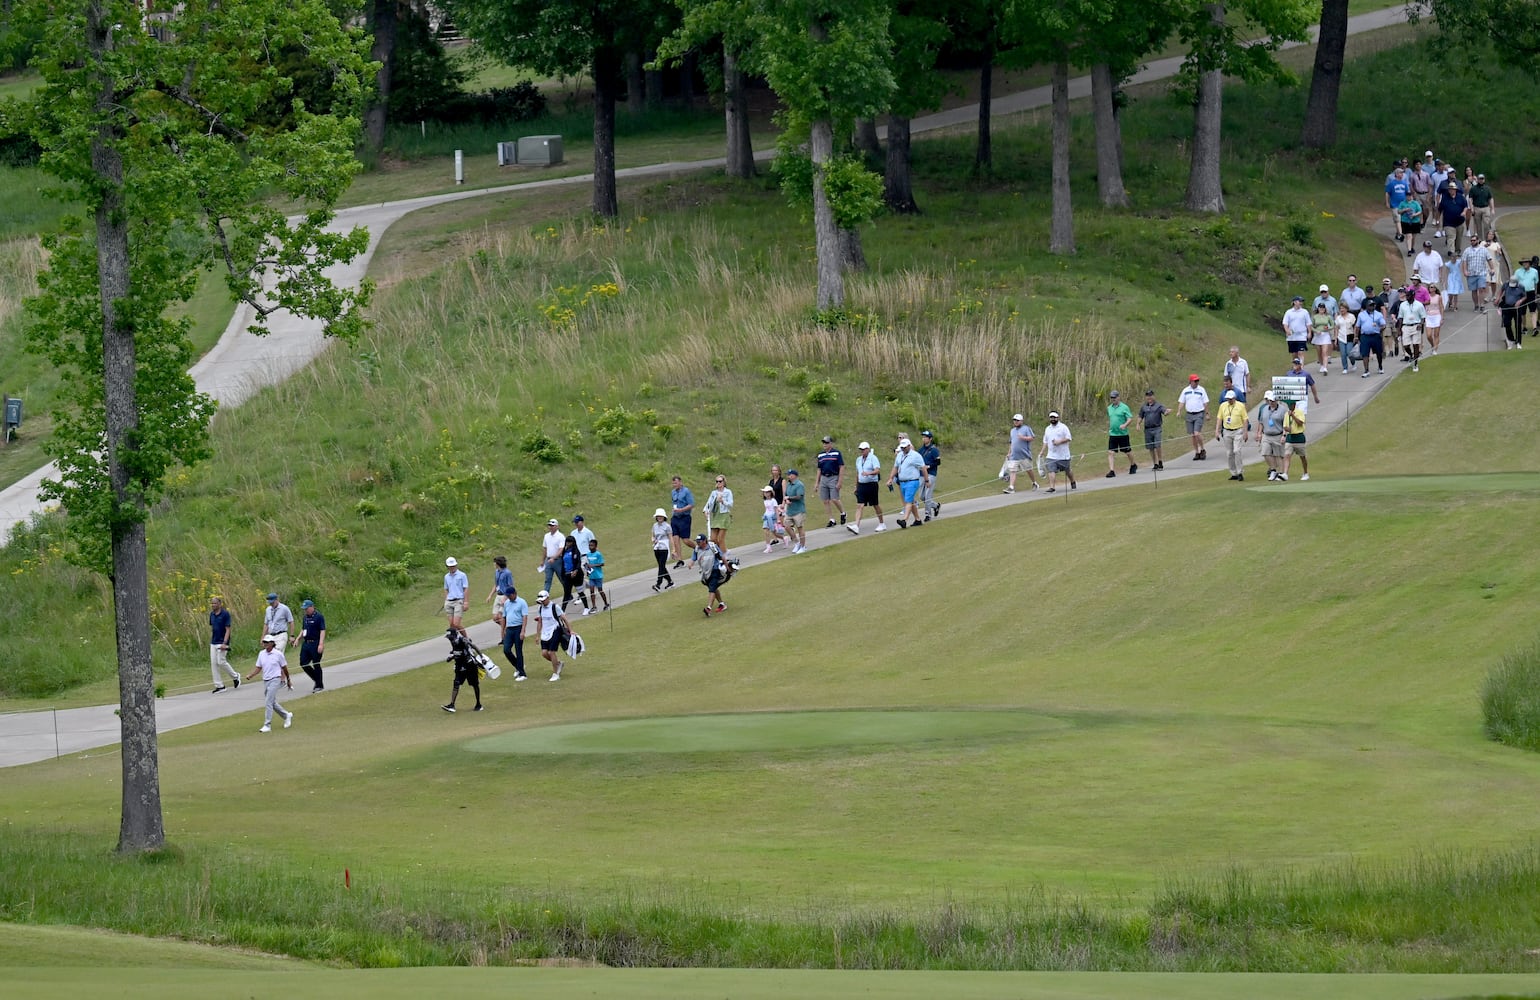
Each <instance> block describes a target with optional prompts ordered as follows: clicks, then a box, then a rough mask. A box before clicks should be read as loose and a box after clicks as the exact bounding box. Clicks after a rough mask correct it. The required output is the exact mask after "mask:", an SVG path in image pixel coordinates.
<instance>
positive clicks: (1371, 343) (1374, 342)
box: [1358, 301, 1385, 378]
mask: <svg viewBox="0 0 1540 1000" xmlns="http://www.w3.org/2000/svg"><path fill="white" fill-rule="evenodd" d="M1384 333H1385V313H1384V312H1383V311H1382V307H1381V306H1380V305H1379V304H1378V302H1377V301H1376V302H1371V303H1365V304H1364V307H1363V309H1361V310H1359V313H1358V359H1359V360H1360V361H1362V362H1363V363H1364V373H1363V375H1361V376H1359V377H1360V378H1368V377H1369V355H1370V354H1373V355H1374V356H1375V359H1376V360H1377V361H1378V362H1379V367H1380V374H1381V375H1383V374H1385V338H1384Z"/></svg>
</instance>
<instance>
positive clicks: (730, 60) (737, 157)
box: [722, 49, 754, 180]
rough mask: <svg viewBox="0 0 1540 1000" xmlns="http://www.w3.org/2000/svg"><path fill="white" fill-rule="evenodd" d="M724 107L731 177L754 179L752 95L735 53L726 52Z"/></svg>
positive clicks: (723, 73)
mask: <svg viewBox="0 0 1540 1000" xmlns="http://www.w3.org/2000/svg"><path fill="white" fill-rule="evenodd" d="M722 104H723V106H724V107H725V109H726V111H725V114H726V117H727V176H729V177H740V178H743V179H745V180H747V179H748V178H750V177H753V176H754V140H753V138H752V137H751V136H750V135H749V95H748V92H747V90H746V89H745V88H744V86H743V71H742V70H740V69H739V68H738V56H737V55H736V54H735V53H733V52H732V50H730V49H729V50H724V51H723V53H722Z"/></svg>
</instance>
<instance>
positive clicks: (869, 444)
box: [856, 441, 872, 451]
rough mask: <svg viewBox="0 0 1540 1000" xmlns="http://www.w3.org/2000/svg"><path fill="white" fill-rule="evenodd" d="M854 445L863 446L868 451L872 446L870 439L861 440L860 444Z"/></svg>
mask: <svg viewBox="0 0 1540 1000" xmlns="http://www.w3.org/2000/svg"><path fill="white" fill-rule="evenodd" d="M856 447H857V448H865V449H867V450H868V451H870V450H871V447H872V443H871V442H870V441H862V442H861V443H860V444H858V445H856Z"/></svg>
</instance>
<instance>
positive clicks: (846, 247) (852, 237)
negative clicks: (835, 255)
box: [839, 229, 866, 272]
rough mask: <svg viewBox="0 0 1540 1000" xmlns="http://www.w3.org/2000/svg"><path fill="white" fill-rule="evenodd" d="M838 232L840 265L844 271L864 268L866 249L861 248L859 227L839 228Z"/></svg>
mask: <svg viewBox="0 0 1540 1000" xmlns="http://www.w3.org/2000/svg"><path fill="white" fill-rule="evenodd" d="M839 234H840V267H842V268H843V269H845V270H846V271H856V272H859V271H864V270H866V251H865V250H863V249H862V248H861V231H860V230H859V229H841V230H840V231H839Z"/></svg>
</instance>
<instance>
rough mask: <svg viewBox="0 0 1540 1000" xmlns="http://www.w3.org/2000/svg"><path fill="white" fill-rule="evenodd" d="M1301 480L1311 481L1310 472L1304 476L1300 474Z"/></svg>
mask: <svg viewBox="0 0 1540 1000" xmlns="http://www.w3.org/2000/svg"><path fill="white" fill-rule="evenodd" d="M1299 481H1300V482H1302V483H1308V482H1310V473H1308V472H1307V473H1305V474H1304V475H1303V476H1300V477H1299Z"/></svg>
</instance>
